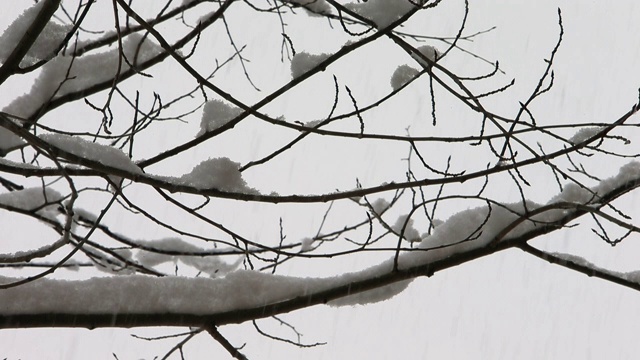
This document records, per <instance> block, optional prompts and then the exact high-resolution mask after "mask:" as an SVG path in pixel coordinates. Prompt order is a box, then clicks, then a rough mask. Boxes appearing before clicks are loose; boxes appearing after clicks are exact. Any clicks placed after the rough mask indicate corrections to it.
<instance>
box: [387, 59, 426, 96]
mask: <svg viewBox="0 0 640 360" xmlns="http://www.w3.org/2000/svg"><path fill="white" fill-rule="evenodd" d="M419 73H420V71H418V69H414V68H412V67H411V66H409V65H406V64H405V65H400V66H398V68H397V69H396V70H395V71H394V72H393V75H391V88H392V89H393V90H398V89H400V88H401V87H402V86H403V85H404V84H406V83H408V82H409V81H410V80H411V79H413V78H414V77H416V76H418V74H419Z"/></svg>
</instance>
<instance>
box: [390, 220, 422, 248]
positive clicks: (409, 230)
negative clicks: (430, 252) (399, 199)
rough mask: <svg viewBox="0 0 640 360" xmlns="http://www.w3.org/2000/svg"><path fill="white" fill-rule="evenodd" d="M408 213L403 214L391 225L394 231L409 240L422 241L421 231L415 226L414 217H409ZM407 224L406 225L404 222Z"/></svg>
mask: <svg viewBox="0 0 640 360" xmlns="http://www.w3.org/2000/svg"><path fill="white" fill-rule="evenodd" d="M408 217H409V216H408V215H402V216H399V217H398V220H396V223H395V224H394V225H393V226H392V227H391V229H392V230H393V231H395V232H396V233H398V234H400V235H402V237H403V238H404V239H406V240H407V241H409V242H420V241H422V238H421V237H420V233H419V232H418V230H416V229H415V228H414V227H413V219H408ZM405 223H406V224H407V226H405V225H404V224H405ZM403 227H404V232H402V228H403Z"/></svg>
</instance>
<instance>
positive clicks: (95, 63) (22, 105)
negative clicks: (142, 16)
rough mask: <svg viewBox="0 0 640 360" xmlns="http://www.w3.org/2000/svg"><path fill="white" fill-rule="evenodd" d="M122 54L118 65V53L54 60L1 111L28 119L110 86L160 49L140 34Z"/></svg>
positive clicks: (129, 38)
mask: <svg viewBox="0 0 640 360" xmlns="http://www.w3.org/2000/svg"><path fill="white" fill-rule="evenodd" d="M122 51H123V53H124V55H125V57H126V59H127V60H128V63H127V61H125V60H124V59H123V60H122V62H121V63H120V64H119V60H120V53H119V51H118V49H112V50H110V51H107V52H104V53H99V54H90V55H84V56H80V57H75V58H74V57H72V56H57V57H55V58H53V59H52V60H51V61H49V62H48V63H46V64H45V65H44V66H43V67H42V70H41V73H40V74H39V75H38V78H37V79H36V81H35V83H34V84H33V86H32V87H31V90H30V91H29V93H27V94H24V95H22V96H20V97H18V98H16V99H15V100H13V101H12V102H11V103H10V104H9V105H8V106H6V107H5V108H4V109H3V111H4V112H6V113H9V114H12V115H13V116H16V117H19V118H28V117H29V116H31V115H32V113H33V111H36V110H38V108H39V107H40V106H42V105H44V104H46V103H47V102H49V101H51V100H55V99H56V98H59V97H62V96H64V95H67V94H71V93H76V92H80V91H83V90H87V89H89V88H91V87H92V86H95V85H97V84H102V83H105V82H110V81H112V79H113V78H114V77H115V76H116V74H118V66H120V74H122V73H124V72H125V71H127V70H129V69H130V68H131V67H130V66H129V64H140V63H142V62H144V61H147V60H149V59H151V58H153V57H154V56H156V55H158V54H160V53H161V52H162V51H163V50H162V48H161V47H160V46H159V45H157V44H155V43H153V42H151V41H150V40H149V38H148V37H144V38H143V36H142V35H141V34H136V33H134V34H131V35H129V36H127V37H126V38H125V39H124V41H123V45H122Z"/></svg>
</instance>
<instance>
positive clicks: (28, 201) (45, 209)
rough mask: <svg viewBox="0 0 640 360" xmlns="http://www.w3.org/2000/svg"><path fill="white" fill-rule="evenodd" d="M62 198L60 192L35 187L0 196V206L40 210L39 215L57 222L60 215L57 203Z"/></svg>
mask: <svg viewBox="0 0 640 360" xmlns="http://www.w3.org/2000/svg"><path fill="white" fill-rule="evenodd" d="M62 198H63V196H62V195H61V194H60V193H59V192H57V191H56V190H54V189H52V188H50V187H44V188H42V187H35V188H29V189H23V190H16V191H12V192H8V193H4V194H0V206H2V205H4V206H10V207H13V208H16V209H20V210H26V211H30V210H35V209H39V210H38V211H37V214H39V215H41V216H43V217H45V218H47V219H50V220H55V218H56V217H57V216H58V215H59V214H60V211H58V207H59V205H58V204H57V202H59V201H60V200H62ZM46 204H51V205H46Z"/></svg>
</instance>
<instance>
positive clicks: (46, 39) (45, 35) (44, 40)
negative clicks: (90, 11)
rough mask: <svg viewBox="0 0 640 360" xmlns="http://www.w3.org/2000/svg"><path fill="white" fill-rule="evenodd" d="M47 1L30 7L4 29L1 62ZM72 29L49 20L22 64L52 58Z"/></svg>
mask: <svg viewBox="0 0 640 360" xmlns="http://www.w3.org/2000/svg"><path fill="white" fill-rule="evenodd" d="M45 3H47V1H40V2H39V3H37V4H35V5H33V6H32V7H30V8H29V9H27V10H25V11H24V12H23V13H22V15H20V16H19V17H18V18H17V19H15V20H14V21H13V23H11V25H9V27H7V29H5V30H4V32H3V33H2V35H1V36H0V62H2V63H4V62H5V61H6V60H7V59H8V58H9V55H11V53H12V52H13V50H14V49H15V48H16V46H17V45H18V44H19V43H20V41H21V40H22V39H23V37H24V36H25V34H26V32H27V30H28V29H29V27H30V26H31V24H32V23H33V22H34V20H35V19H36V17H37V16H38V14H39V13H40V11H41V10H42V7H43V6H44V5H45ZM71 29H72V26H70V25H60V24H58V23H57V22H55V21H49V22H47V24H46V25H45V27H44V29H43V30H42V32H41V33H40V35H39V36H38V37H37V38H36V40H35V41H34V42H33V44H32V45H31V47H30V48H29V50H28V51H27V53H26V55H25V56H24V58H23V59H22V61H21V62H20V66H22V67H24V66H28V65H32V64H34V63H36V62H38V61H40V60H49V59H52V58H53V57H54V56H55V55H56V53H55V51H56V50H57V49H58V47H60V45H61V44H62V41H63V40H64V39H65V37H66V36H67V32H69V31H70V30H71Z"/></svg>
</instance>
